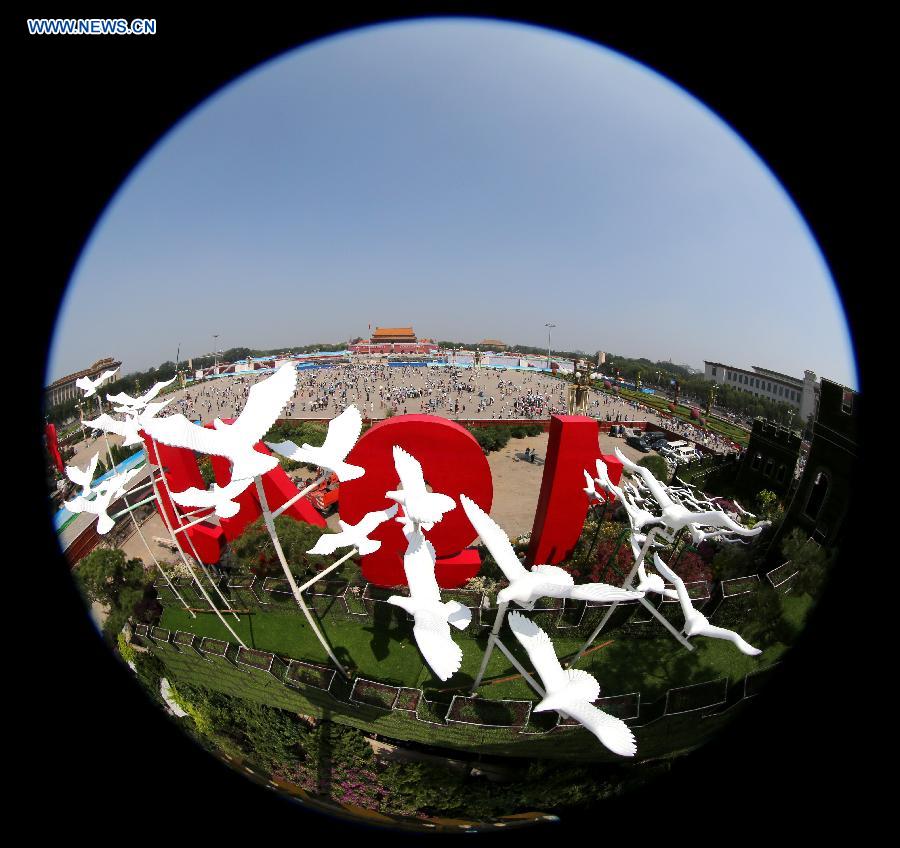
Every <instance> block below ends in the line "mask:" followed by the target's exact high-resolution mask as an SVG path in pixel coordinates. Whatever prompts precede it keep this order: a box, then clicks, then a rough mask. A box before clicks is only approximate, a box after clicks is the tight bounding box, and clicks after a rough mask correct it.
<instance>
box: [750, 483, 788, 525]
mask: <svg viewBox="0 0 900 848" xmlns="http://www.w3.org/2000/svg"><path fill="white" fill-rule="evenodd" d="M756 507H757V509H758V511H759V514H760V516H761V517H762V518H763V519H765V520H766V521H771V522H772V523H773V524H775V523H776V522H777V521H780V520H781V518H782V517H783V515H784V509H783V508H782V506H781V503H780V501H779V500H778V495H776V494H775V492H771V491H769V490H768V489H763V490H762V491H761V492H760V493H759V494H758V495H757V496H756Z"/></svg>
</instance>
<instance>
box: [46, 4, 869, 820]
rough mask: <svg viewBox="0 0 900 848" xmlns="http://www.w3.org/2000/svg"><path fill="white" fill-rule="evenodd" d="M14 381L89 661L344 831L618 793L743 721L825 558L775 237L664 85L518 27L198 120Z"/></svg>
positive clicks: (770, 193)
mask: <svg viewBox="0 0 900 848" xmlns="http://www.w3.org/2000/svg"><path fill="white" fill-rule="evenodd" d="M110 281H116V284H115V285H114V286H113V285H112V284H111V283H110ZM561 292H565V295H569V296H568V297H566V296H565V295H564V296H562V297H561V296H560V294H561ZM751 293H752V296H751ZM736 314H739V318H738V319H737V320H736ZM799 314H802V315H804V316H805V319H804V321H802V322H799V323H798V321H797V318H796V316H797V315H799ZM598 348H602V349H598ZM172 354H174V358H173V357H172ZM758 363H761V364H758ZM46 385H47V388H46V394H45V413H46V417H47V422H48V423H47V426H46V447H47V457H46V458H47V478H48V485H49V490H50V500H51V501H52V504H53V514H54V527H55V531H56V535H57V539H58V541H59V545H60V547H61V549H62V550H63V552H64V555H65V557H66V558H67V560H68V561H69V563H70V565H71V567H72V576H73V578H74V580H75V582H76V584H77V586H78V588H79V590H80V592H81V594H82V595H83V597H84V600H85V602H86V604H87V605H88V606H89V607H90V614H91V616H92V617H93V618H94V620H95V623H96V626H97V628H98V630H99V631H100V632H101V634H102V637H103V639H104V640H105V641H106V642H107V643H108V645H109V647H110V649H111V650H113V651H114V652H115V654H116V655H117V657H119V658H120V659H121V661H122V662H123V663H125V664H127V667H128V669H129V670H130V672H131V673H133V675H134V676H135V678H136V679H137V681H138V682H139V683H140V684H141V685H142V686H143V688H144V690H145V691H146V692H147V694H148V695H149V697H150V698H151V699H152V700H153V701H155V702H156V703H157V705H158V706H159V708H160V709H161V710H164V711H165V712H166V713H167V714H168V715H169V716H171V719H172V721H173V722H175V723H177V725H178V727H180V729H181V730H182V731H183V732H184V734H186V735H187V736H189V737H191V738H192V739H194V740H196V741H197V742H198V743H200V744H201V746H202V747H204V748H206V749H207V750H211V751H213V752H215V753H216V754H217V755H218V756H219V757H220V758H221V759H222V760H224V761H226V762H227V763H229V764H230V765H231V766H233V767H234V768H235V769H236V770H237V771H238V772H239V773H241V774H242V775H244V776H245V777H246V778H247V779H248V780H252V781H254V782H256V783H258V784H260V785H263V786H268V787H269V788H270V789H271V790H273V791H274V792H276V793H278V794H279V795H280V796H282V797H285V798H290V799H293V800H295V801H299V802H300V803H301V804H303V805H304V806H306V807H308V808H310V809H314V810H317V811H320V812H326V813H328V814H331V815H334V816H341V817H344V818H347V817H349V818H350V819H352V820H354V821H359V822H362V823H369V824H373V825H382V826H390V827H397V828H406V829H415V830H419V831H421V832H423V833H425V832H434V833H438V832H447V831H448V830H449V831H455V830H459V831H461V832H463V831H465V832H470V831H485V830H487V831H489V830H497V829H514V828H521V827H528V826H530V825H538V824H541V823H547V822H556V821H563V822H565V821H566V819H567V817H568V816H571V815H575V814H576V813H577V812H578V811H582V812H583V811H584V810H585V809H588V808H590V807H591V806H592V805H594V804H598V803H600V802H601V801H603V800H604V799H607V798H610V797H613V796H617V795H621V794H623V793H627V792H631V791H638V790H639V789H640V787H642V786H644V785H646V784H647V783H648V781H652V779H653V778H656V777H657V776H658V775H660V774H662V773H664V772H666V771H668V770H669V769H670V768H673V765H672V764H673V763H674V762H681V761H682V760H683V759H685V758H687V759H689V758H690V757H691V756H692V754H690V753H687V752H690V751H692V750H694V749H697V748H701V747H702V746H704V745H705V744H706V743H707V742H708V741H709V740H711V739H713V738H714V737H715V736H716V735H717V734H718V733H719V732H720V731H721V730H722V729H723V728H725V727H727V726H728V725H729V724H730V723H731V722H733V721H735V720H739V719H740V717H741V716H742V715H743V714H744V713H746V712H748V711H750V710H751V709H752V704H753V703H754V699H756V696H757V695H759V694H760V693H762V692H763V690H764V689H765V687H766V683H767V681H769V680H771V679H773V678H776V677H777V675H778V674H779V666H780V664H781V663H782V661H783V659H784V658H785V657H786V656H787V655H788V654H789V653H790V650H791V646H792V644H794V642H795V641H796V640H797V638H798V637H799V635H800V634H801V633H802V631H803V629H804V623H805V621H806V618H807V616H808V614H809V612H810V610H811V609H812V608H813V607H814V605H815V604H816V602H817V600H818V599H819V597H820V596H821V593H822V591H823V588H824V586H825V583H826V579H827V577H828V573H829V569H830V568H831V566H832V565H833V563H834V561H835V558H836V555H837V551H838V549H839V547H840V545H841V544H842V543H843V540H844V534H843V530H844V523H845V521H846V514H847V510H848V508H849V499H850V486H849V480H850V475H851V473H852V470H853V468H852V466H853V456H854V453H855V444H856V426H857V413H858V394H857V374H856V365H855V360H854V354H853V349H852V345H851V341H850V334H849V330H848V326H847V322H846V319H845V316H844V313H843V310H842V306H841V303H840V300H839V298H838V296H837V293H836V289H835V286H834V283H833V281H832V279H831V277H830V276H829V273H828V270H827V267H826V265H825V262H824V260H823V258H822V256H821V253H820V252H819V249H818V247H817V245H816V244H815V241H814V240H813V238H812V236H811V235H810V232H809V230H808V228H807V227H806V224H805V223H804V221H803V219H802V217H801V216H800V214H799V213H798V211H797V209H796V208H795V207H794V205H793V204H792V203H791V201H790V199H789V198H788V196H787V194H786V192H785V191H784V189H783V188H782V187H781V186H780V185H779V183H778V181H777V180H776V179H775V178H774V177H773V175H772V173H771V172H770V171H769V170H768V169H767V167H766V166H765V165H763V163H762V162H761V161H760V160H759V159H758V158H757V156H756V155H755V154H754V153H753V152H752V150H751V149H750V148H749V147H748V146H747V145H746V144H745V143H744V142H743V141H742V139H741V138H739V137H738V136H737V135H736V134H735V133H734V132H733V131H732V130H731V129H730V128H729V127H728V126H727V125H726V124H725V123H724V122H723V121H722V120H721V119H719V118H718V117H717V116H716V115H714V114H713V113H712V112H710V111H709V110H708V109H707V108H706V107H704V106H703V105H701V104H700V103H699V102H698V101H697V100H695V99H694V98H692V97H691V96H690V95H688V94H687V93H686V92H685V91H683V90H682V89H680V88H678V87H677V86H675V85H673V84H672V83H671V82H669V81H668V80H666V79H665V78H663V77H661V76H659V75H658V74H656V73H654V72H652V71H650V70H649V69H647V68H646V67H644V66H642V65H640V64H637V63H635V62H633V61H631V60H629V59H627V58H625V57H623V56H622V55H620V54H618V53H615V52H613V51H611V50H608V49H606V48H603V47H600V46H598V45H596V44H593V43H590V42H587V41H584V40H581V39H578V38H574V37H572V36H568V35H564V34H561V33H559V32H555V31H550V30H546V29H541V28H538V27H533V26H526V25H522V24H512V23H506V22H502V21H496V20H491V21H487V20H474V19H446V20H445V19H432V20H417V21H405V22H400V23H394V24H390V25H379V26H373V27H368V28H364V29H359V30H354V31H350V32H346V33H343V34H341V35H338V36H334V37H329V38H326V39H323V40H321V41H318V42H315V43H312V44H310V45H307V46H304V47H303V48H302V49H298V50H295V51H293V52H291V53H288V54H286V55H284V56H282V57H280V58H278V59H277V60H273V61H270V62H268V63H266V64H264V65H262V66H260V67H259V68H257V69H255V70H253V71H252V72H250V73H248V74H246V75H244V76H243V77H241V78H240V79H238V80H237V81H235V82H233V83H231V84H230V85H228V86H226V87H225V88H223V89H222V90H221V91H220V92H219V93H217V94H216V95H215V96H213V97H211V98H209V99H208V100H207V101H206V102H204V103H203V104H201V105H200V106H198V107H197V108H196V109H195V110H194V111H192V112H191V113H190V114H189V115H187V116H186V117H185V118H184V119H183V120H182V121H181V122H180V123H179V124H178V125H177V126H176V127H175V128H174V129H172V131H171V132H169V133H168V135H166V136H165V137H164V138H163V139H162V140H161V141H160V142H159V143H158V144H157V145H156V146H155V147H154V148H153V149H152V150H151V151H150V153H149V154H148V155H147V156H146V157H145V158H144V159H143V161H141V163H140V164H139V165H138V167H137V168H136V169H135V170H134V172H133V173H132V174H131V175H130V176H129V178H128V179H127V180H126V181H125V183H124V184H123V186H122V187H121V188H120V190H119V191H118V193H117V194H116V196H115V197H114V199H113V201H112V202H111V204H110V205H109V207H108V209H107V210H106V211H105V213H104V214H103V216H102V218H101V219H100V221H99V222H98V224H97V225H96V228H95V230H94V232H93V233H92V234H91V237H90V240H89V241H88V243H87V245H86V247H85V249H84V251H83V253H82V255H81V257H80V259H79V261H78V263H77V266H76V268H75V270H74V272H73V274H72V279H71V281H70V283H69V287H68V290H67V293H66V296H65V299H64V301H63V305H62V307H61V310H60V312H59V316H58V319H57V325H56V330H55V335H54V339H53V344H52V349H51V352H50V356H49V360H48V364H47V374H46ZM763 697H764V696H763Z"/></svg>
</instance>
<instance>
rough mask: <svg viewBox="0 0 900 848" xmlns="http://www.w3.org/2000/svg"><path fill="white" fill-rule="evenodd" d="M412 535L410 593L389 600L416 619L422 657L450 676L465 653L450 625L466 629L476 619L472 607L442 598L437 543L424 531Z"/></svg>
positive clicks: (406, 560)
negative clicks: (435, 546) (437, 561)
mask: <svg viewBox="0 0 900 848" xmlns="http://www.w3.org/2000/svg"><path fill="white" fill-rule="evenodd" d="M408 538H409V545H408V547H407V549H406V553H405V554H404V556H403V570H404V572H406V582H407V584H408V585H409V597H408V598H404V597H403V596H402V595H391V597H389V598H388V599H387V602H388V603H389V604H393V605H394V606H397V607H401V608H402V609H404V610H406V611H407V612H408V613H409V614H410V615H411V616H412V617H413V618H414V619H415V624H414V625H413V637H414V638H415V640H416V644H417V645H418V646H419V650H420V651H421V652H422V657H423V658H424V659H425V662H426V663H428V666H429V668H431V670H432V671H433V672H434V673H435V674H436V675H437V677H438V678H440V679H441V680H447V679H449V678H450V677H452V676H453V675H454V674H456V672H457V671H459V668H460V666H461V665H462V657H463V652H462V648H460V647H459V645H457V644H456V642H454V641H453V639H452V637H451V636H450V625H451V624H452V625H453V626H454V627H456V628H457V629H458V630H465V629H466V627H468V625H469V622H470V621H471V620H472V611H471V610H470V609H469V608H468V607H464V606H463V605H462V604H460V603H459V602H457V601H447V602H446V603H444V602H441V591H440V589H439V588H438V584H437V579H436V578H435V576H434V565H435V552H434V547H433V546H432V544H431V542H429V541H428V540H427V539H426V538H425V537H424V536H423V535H422V534H421V533H410V534H408Z"/></svg>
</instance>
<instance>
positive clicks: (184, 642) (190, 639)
mask: <svg viewBox="0 0 900 848" xmlns="http://www.w3.org/2000/svg"><path fill="white" fill-rule="evenodd" d="M195 639H196V636H194V634H193V633H188V632H187V631H185V630H176V631H175V634H174V635H173V636H172V644H173V645H175V646H176V647H177V648H178V649H179V650H182V651H189V650H192V649H193V647H194V640H195Z"/></svg>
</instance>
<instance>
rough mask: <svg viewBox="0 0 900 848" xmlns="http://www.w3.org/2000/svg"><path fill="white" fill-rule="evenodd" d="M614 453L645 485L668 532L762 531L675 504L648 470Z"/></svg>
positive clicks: (715, 513) (719, 514)
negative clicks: (695, 528) (692, 529)
mask: <svg viewBox="0 0 900 848" xmlns="http://www.w3.org/2000/svg"><path fill="white" fill-rule="evenodd" d="M614 451H615V454H616V458H617V459H618V460H619V462H621V463H622V465H623V467H625V468H627V469H628V470H629V471H630V472H631V473H632V474H636V475H638V476H639V477H640V478H641V479H642V480H643V481H644V483H645V484H646V485H647V488H648V489H649V490H650V494H652V495H653V498H654V500H655V501H656V502H657V503H658V504H659V506H660V507H661V509H662V515H660V516H659V518H656V519H655V520H656V521H661V522H662V523H663V524H665V525H666V527H668V528H669V529H670V530H672V531H675V530H680V529H681V528H682V527H685V526H687V525H688V524H700V525H701V526H704V527H722V528H725V529H726V530H731V531H732V532H733V533H739V534H740V535H742V536H756V535H757V534H758V533H760V532H761V531H762V528H761V527H754V528H753V529H750V530H748V529H747V528H746V527H742V526H741V525H740V524H738V523H737V522H736V521H734V520H733V519H731V518H729V517H728V516H727V515H726V514H725V513H724V512H719V510H715V509H714V510H709V511H707V512H693V511H692V510H690V509H688V508H687V507H686V506H684V505H683V504H679V503H675V501H673V500H672V498H671V497H669V493H668V492H667V491H666V487H665V486H663V484H662V483H660V482H659V480H657V479H656V477H654V476H653V474H652V473H651V472H650V470H649V469H647V468H642V467H641V466H640V465H636V464H635V463H633V462H632V461H631V460H630V459H628V457H627V456H625V454H623V453H622V451H620V450H619V449H618V448H614ZM598 461H599V460H598Z"/></svg>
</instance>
